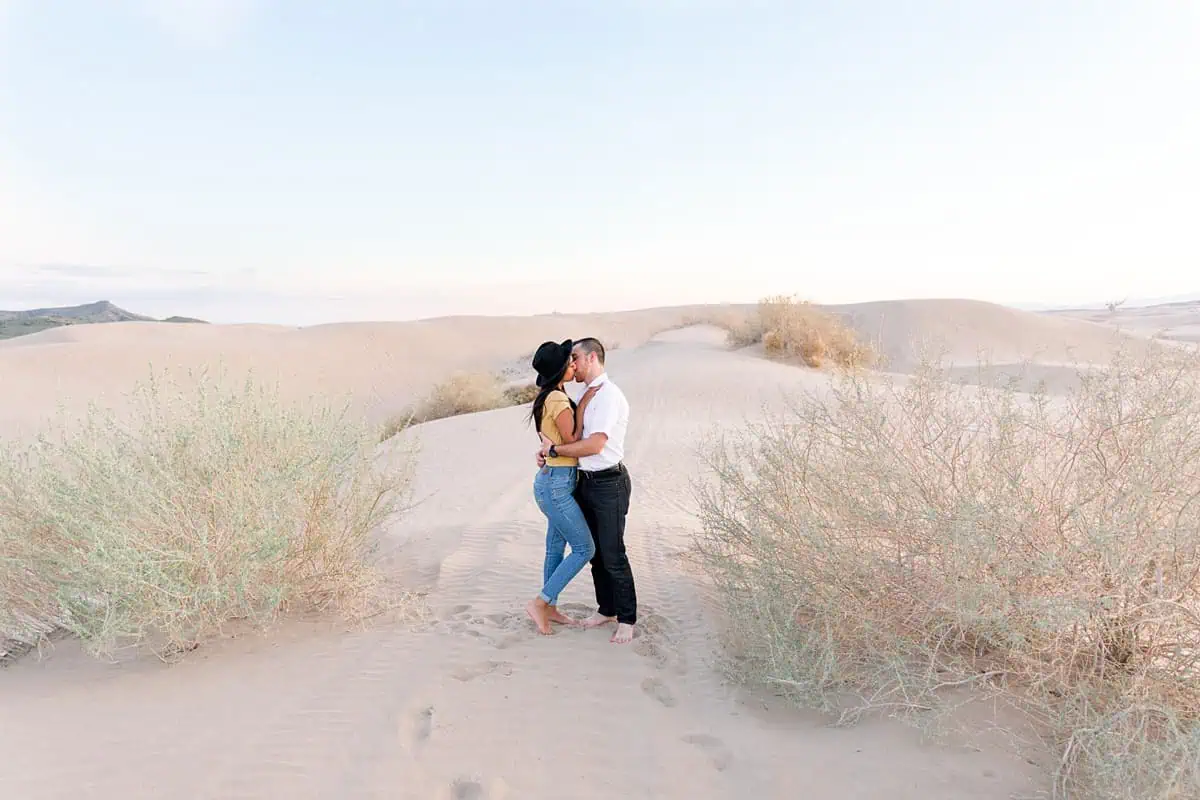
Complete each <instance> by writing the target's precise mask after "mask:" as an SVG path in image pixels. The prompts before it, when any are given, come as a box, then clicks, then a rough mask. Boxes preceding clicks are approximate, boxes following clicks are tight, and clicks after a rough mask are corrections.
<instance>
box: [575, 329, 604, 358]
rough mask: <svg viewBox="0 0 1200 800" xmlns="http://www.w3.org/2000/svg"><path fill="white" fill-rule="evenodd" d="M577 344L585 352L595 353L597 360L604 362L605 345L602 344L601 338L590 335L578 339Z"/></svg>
mask: <svg viewBox="0 0 1200 800" xmlns="http://www.w3.org/2000/svg"><path fill="white" fill-rule="evenodd" d="M575 346H576V347H578V348H579V349H580V350H582V351H583V352H585V353H595V354H596V360H597V361H599V362H600V363H601V364H603V363H604V345H602V344H600V340H599V339H596V338H594V337H591V336H588V337H587V338H585V339H579V340H577V341H576V342H575Z"/></svg>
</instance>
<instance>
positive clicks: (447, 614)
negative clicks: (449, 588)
mask: <svg viewBox="0 0 1200 800" xmlns="http://www.w3.org/2000/svg"><path fill="white" fill-rule="evenodd" d="M470 611H471V606H470V604H468V603H460V604H459V605H456V606H454V607H453V608H448V609H446V610H445V611H443V612H441V613H440V614H438V617H439V619H441V620H442V621H443V622H449V621H450V620H461V619H465V618H466V617H468V616H469V615H470Z"/></svg>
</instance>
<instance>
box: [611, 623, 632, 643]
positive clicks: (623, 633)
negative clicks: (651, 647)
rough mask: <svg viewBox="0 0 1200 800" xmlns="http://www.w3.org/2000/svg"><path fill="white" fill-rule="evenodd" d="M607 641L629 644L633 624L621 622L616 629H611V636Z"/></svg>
mask: <svg viewBox="0 0 1200 800" xmlns="http://www.w3.org/2000/svg"><path fill="white" fill-rule="evenodd" d="M609 641H610V642H612V643H613V644H629V643H630V642H632V641H633V626H632V625H630V624H628V623H625V622H622V623H621V624H620V625H618V626H617V629H616V630H615V631H613V635H612V638H611V639H609Z"/></svg>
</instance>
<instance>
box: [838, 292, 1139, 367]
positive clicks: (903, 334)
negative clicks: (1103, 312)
mask: <svg viewBox="0 0 1200 800" xmlns="http://www.w3.org/2000/svg"><path fill="white" fill-rule="evenodd" d="M826 308H827V309H828V310H830V311H834V312H836V313H838V314H841V315H843V317H844V318H845V320H846V322H847V323H848V324H849V325H850V326H851V327H853V328H854V329H855V331H856V332H857V333H858V334H859V336H860V337H861V338H863V339H864V340H866V341H868V342H871V343H873V344H874V345H875V346H876V349H877V350H878V351H879V352H880V353H881V354H882V355H884V356H885V357H886V359H887V368H888V369H889V370H891V371H895V372H906V371H908V370H909V369H911V368H912V367H913V366H914V365H915V364H916V363H917V362H918V360H919V356H920V351H921V348H922V346H923V345H926V344H928V345H932V346H934V347H938V346H944V347H945V355H946V358H947V360H948V361H950V362H952V363H954V364H957V365H974V364H976V363H977V361H978V360H979V359H980V358H981V357H984V358H986V359H987V360H989V361H991V362H992V363H995V364H1012V363H1017V362H1020V361H1023V360H1025V359H1030V360H1032V361H1036V362H1038V363H1041V364H1070V363H1075V362H1081V363H1088V362H1099V361H1104V360H1105V359H1107V357H1108V356H1109V355H1110V354H1111V352H1112V349H1113V345H1114V343H1115V342H1116V340H1117V339H1118V338H1119V337H1120V333H1119V332H1118V331H1115V330H1113V329H1112V328H1111V327H1108V326H1105V325H1100V324H1098V323H1096V322H1092V321H1085V320H1079V319H1067V318H1061V317H1057V316H1052V315H1046V314H1036V313H1033V312H1030V311H1021V310H1018V309H1013V308H1006V307H1004V306H998V305H995V304H993V303H983V302H979V301H975V300H895V301H884V302H877V303H859V304H854V305H844V306H826ZM1131 344H1132V343H1131ZM1139 344H1140V343H1139ZM1134 346H1137V345H1134Z"/></svg>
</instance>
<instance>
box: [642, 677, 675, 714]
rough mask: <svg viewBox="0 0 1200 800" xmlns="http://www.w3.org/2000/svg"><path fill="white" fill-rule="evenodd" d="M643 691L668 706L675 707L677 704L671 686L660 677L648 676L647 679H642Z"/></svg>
mask: <svg viewBox="0 0 1200 800" xmlns="http://www.w3.org/2000/svg"><path fill="white" fill-rule="evenodd" d="M642 691H643V692H645V693H646V694H648V695H649V696H650V697H653V698H654V699H655V700H657V701H658V702H660V703H662V704H663V705H664V706H666V707H667V708H674V707H675V705H676V700H675V695H674V694H673V693H672V692H671V687H669V686H667V685H666V684H665V683H663V682H662V681H660V680H659V679H658V678H646V680H644V681H642Z"/></svg>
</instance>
